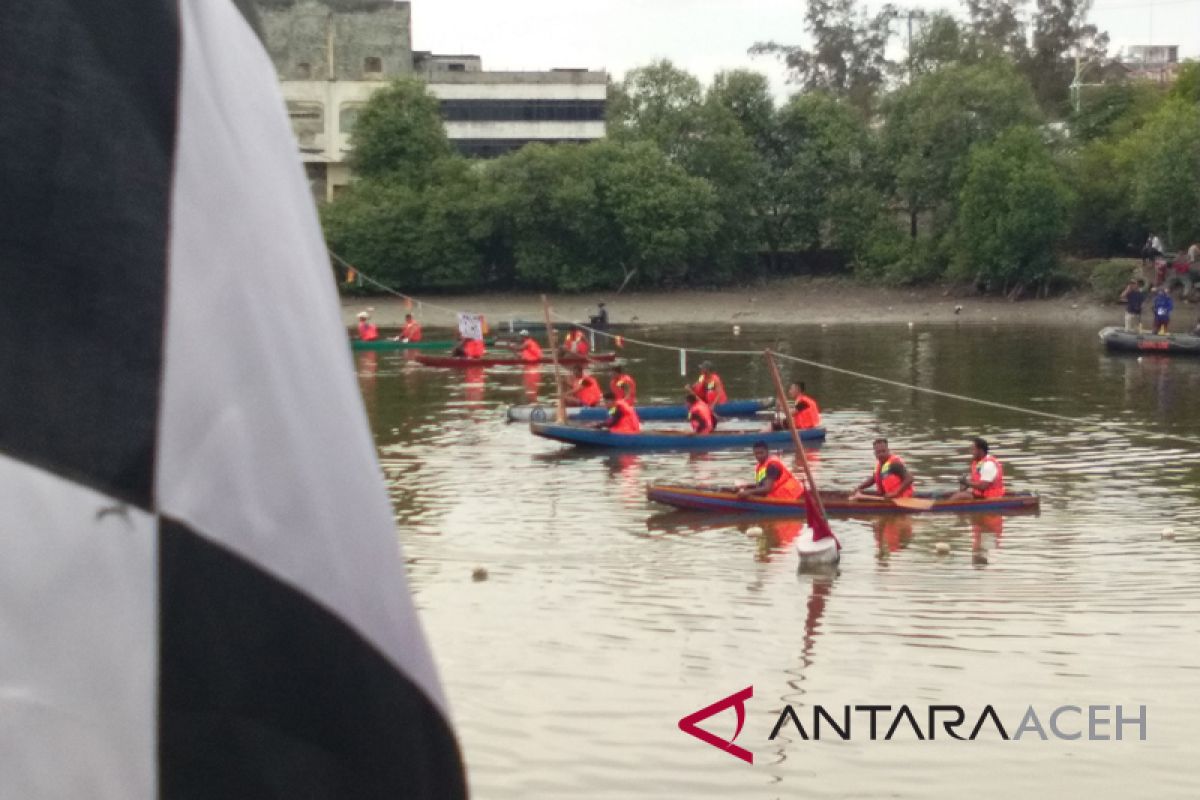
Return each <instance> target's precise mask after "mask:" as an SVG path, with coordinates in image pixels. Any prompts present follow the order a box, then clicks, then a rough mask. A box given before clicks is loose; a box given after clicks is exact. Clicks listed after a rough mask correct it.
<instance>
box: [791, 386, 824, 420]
mask: <svg viewBox="0 0 1200 800" xmlns="http://www.w3.org/2000/svg"><path fill="white" fill-rule="evenodd" d="M788 397H790V398H792V400H793V401H795V408H794V412H793V414H792V419H793V421H795V423H796V428H797V429H799V430H804V429H806V428H819V427H821V407H820V406H818V405H817V401H816V400H814V399H812V398H811V397H809V396H808V395H807V394H805V393H804V384H803V383H793V384H792V385H791V386H789V387H788Z"/></svg>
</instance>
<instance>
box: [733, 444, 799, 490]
mask: <svg viewBox="0 0 1200 800" xmlns="http://www.w3.org/2000/svg"><path fill="white" fill-rule="evenodd" d="M754 460H755V461H756V462H757V468H756V469H755V471H754V486H741V487H738V491H737V494H738V498H739V499H743V498H746V497H766V498H768V499H772V500H799V499H800V498H801V497H803V496H804V485H803V484H802V483H800V481H798V480H796V476H795V475H793V474H792V473H791V472H790V471H789V470H788V468H787V467H786V466H784V463H783V461H782V460H780V459H779V457H778V456H773V455H771V451H770V449H769V448H768V447H767V443H766V442H762V441H759V442H755V443H754Z"/></svg>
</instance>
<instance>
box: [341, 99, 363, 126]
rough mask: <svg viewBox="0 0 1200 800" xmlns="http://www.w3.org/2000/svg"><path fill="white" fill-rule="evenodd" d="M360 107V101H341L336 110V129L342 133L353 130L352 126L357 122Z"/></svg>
mask: <svg viewBox="0 0 1200 800" xmlns="http://www.w3.org/2000/svg"><path fill="white" fill-rule="evenodd" d="M362 108H363V106H362V103H343V104H342V108H341V110H340V111H339V112H338V130H339V131H341V132H342V133H350V132H351V131H353V130H354V126H355V125H357V124H358V114H359V112H360V111H362Z"/></svg>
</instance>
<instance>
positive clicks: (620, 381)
mask: <svg viewBox="0 0 1200 800" xmlns="http://www.w3.org/2000/svg"><path fill="white" fill-rule="evenodd" d="M608 388H609V390H610V391H611V392H612V393H613V394H615V395H616V396H617V399H618V400H628V401H629V403H630V405H635V406H636V405H637V381H635V380H634V379H633V376H632V375H630V374H629V373H628V372H626V371H625V368H624V367H622V366H621V365H620V364H617V365H615V366H613V368H612V380H610V381H609V382H608Z"/></svg>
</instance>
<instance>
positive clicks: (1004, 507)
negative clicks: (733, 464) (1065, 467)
mask: <svg viewBox="0 0 1200 800" xmlns="http://www.w3.org/2000/svg"><path fill="white" fill-rule="evenodd" d="M952 494H954V493H953V492H924V493H922V492H918V493H916V494H915V495H914V499H918V500H928V501H930V502H928V503H925V504H924V506H925V507H919V506H918V504H916V503H906V504H904V505H899V504H897V503H894V502H892V501H890V500H884V499H882V498H867V499H858V498H855V499H851V493H850V492H821V504H822V505H823V506H824V507H825V513H826V514H829V515H837V516H876V515H879V514H914V513H915V514H937V513H948V514H982V513H1002V512H1022V511H1024V512H1029V511H1036V510H1037V509H1038V507H1039V505H1040V503H1041V498H1040V497H1039V496H1038V495H1036V494H1032V493H1029V492H1014V493H1010V494H1006V495H1004V496H1003V497H983V498H970V499H966V500H952V499H950V496H951V495H952ZM646 499H647V500H650V501H652V502H655V503H661V504H663V505H667V506H671V507H673V508H678V509H682V510H684V511H709V512H714V513H718V514H767V515H774V516H787V517H803V516H805V509H804V501H803V500H799V501H797V500H776V499H769V498H766V497H744V498H743V497H738V496H737V491H736V490H735V489H733V488H732V487H712V486H672V485H667V484H657V483H651V484H648V485H647V486H646Z"/></svg>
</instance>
